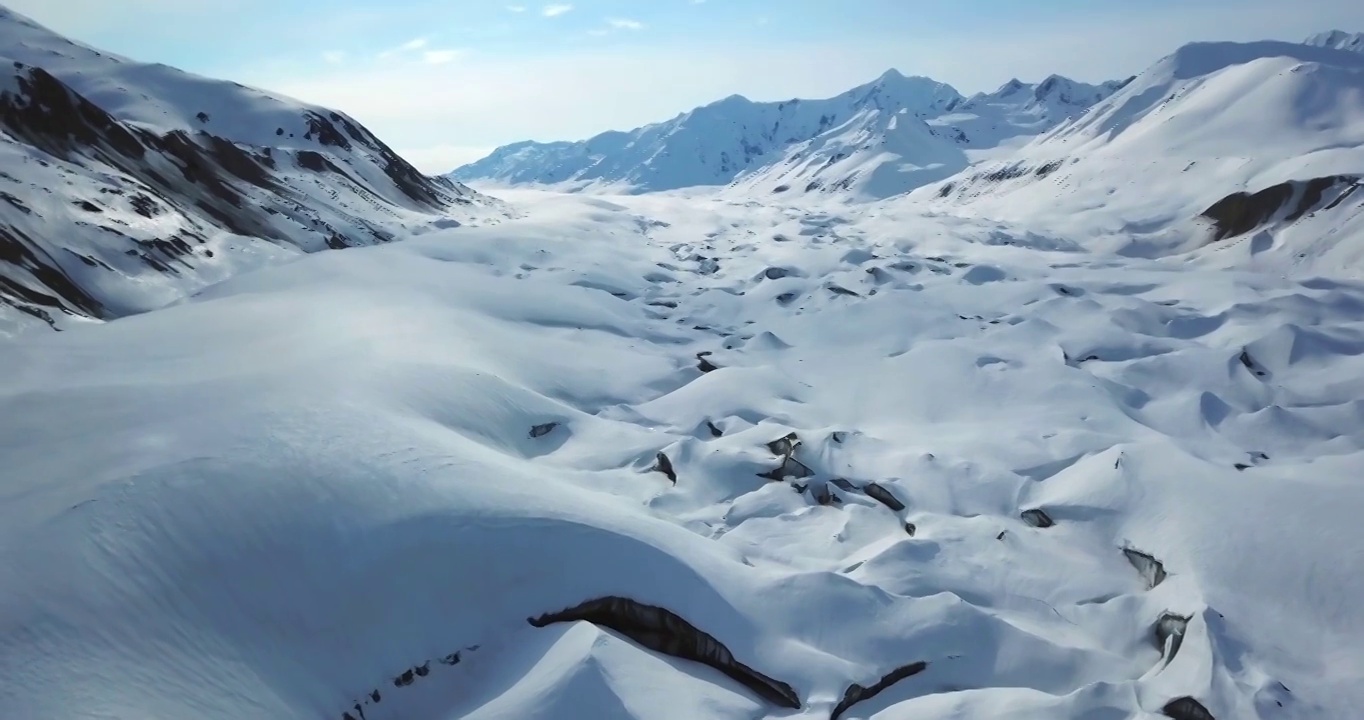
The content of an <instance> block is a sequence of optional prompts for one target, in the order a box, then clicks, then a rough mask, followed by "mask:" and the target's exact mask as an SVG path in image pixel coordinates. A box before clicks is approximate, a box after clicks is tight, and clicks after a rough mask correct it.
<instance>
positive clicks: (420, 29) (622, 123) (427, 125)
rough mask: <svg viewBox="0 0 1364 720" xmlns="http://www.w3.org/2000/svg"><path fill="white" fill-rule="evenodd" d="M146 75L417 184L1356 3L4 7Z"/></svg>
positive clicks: (1262, 32) (936, 0)
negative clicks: (681, 123) (654, 125)
mask: <svg viewBox="0 0 1364 720" xmlns="http://www.w3.org/2000/svg"><path fill="white" fill-rule="evenodd" d="M0 4H5V5H8V6H9V7H10V8H11V9H12V10H15V11H17V12H20V13H23V14H25V15H28V16H30V17H32V18H34V19H35V20H38V21H39V22H41V23H43V24H45V25H47V26H48V27H50V28H52V29H53V30H56V31H58V32H60V33H62V34H64V35H67V36H69V37H71V38H73V39H76V40H79V41H81V42H85V43H87V44H90V45H94V46H96V47H100V48H102V49H105V50H109V51H112V52H115V53H119V54H122V55H126V56H128V57H132V58H134V59H137V60H142V61H147V62H161V63H165V64H167V65H172V66H175V67H179V68H182V69H185V70H189V71H192V72H196V73H201V74H204V75H210V76H213V77H221V78H226V79H231V80H235V81H237V82H241V83H243V84H246V85H251V86H254V87H259V88H262V89H266V90H271V91H275V92H279V93H283V94H285V95H289V96H292V97H295V98H298V99H301V100H306V101H309V102H313V103H318V104H321V105H325V106H328V107H332V108H336V109H339V110H343V111H345V112H347V113H349V114H350V115H352V116H353V117H355V118H356V119H358V120H359V121H360V122H362V123H364V124H365V125H366V126H368V127H369V128H370V129H371V130H373V131H374V132H375V133H376V134H378V135H379V137H381V138H382V139H384V140H385V142H387V143H388V144H389V145H391V146H392V147H394V149H396V150H397V151H398V152H399V153H401V154H402V155H403V156H404V157H407V158H408V159H409V160H411V161H412V162H413V163H415V164H416V165H417V166H418V167H420V168H422V169H423V170H425V171H428V172H445V171H448V170H451V169H453V168H455V167H457V166H459V165H461V164H463V163H465V162H470V161H472V160H475V159H478V158H479V157H482V156H484V155H486V154H487V153H488V152H489V151H491V150H492V149H493V148H494V147H496V146H499V145H504V144H507V143H510V142H516V141H519V140H542V141H544V140H578V139H583V138H586V137H589V136H592V135H595V134H597V133H599V132H603V131H606V130H612V129H630V128H633V127H637V126H639V125H643V124H646V123H650V122H657V121H661V120H666V119H668V118H670V117H672V116H674V115H676V114H678V113H679V112H683V111H685V110H688V109H690V108H693V107H696V106H698V105H703V104H706V103H708V102H712V101H715V100H718V99H720V98H723V97H726V96H729V95H733V94H741V95H744V96H746V97H749V98H752V99H755V100H783V99H788V98H792V97H807V98H808V97H827V96H830V95H835V94H837V93H840V92H842V91H844V90H848V89H850V88H852V87H854V86H856V85H859V84H862V83H865V82H869V81H871V80H873V79H874V78H876V77H877V76H879V75H881V74H882V73H883V72H884V71H885V70H887V69H889V68H892V67H893V68H895V69H897V70H899V71H901V72H903V73H905V74H906V75H926V76H929V77H932V78H934V79H936V80H940V81H942V82H946V83H949V84H951V85H953V86H955V87H956V88H957V89H958V90H959V91H961V92H963V93H966V94H970V93H972V92H976V91H980V90H993V89H994V88H996V87H998V86H999V85H1001V84H1003V83H1004V82H1006V81H1008V80H1009V79H1010V78H1014V77H1017V78H1019V79H1022V80H1025V81H1037V80H1041V79H1042V78H1044V77H1046V76H1047V75H1050V74H1052V73H1056V74H1060V75H1065V76H1068V77H1071V78H1074V79H1077V80H1083V81H1087V82H1099V81H1103V80H1108V79H1120V78H1125V77H1128V76H1130V75H1133V74H1136V73H1138V72H1140V71H1141V70H1143V69H1144V68H1146V67H1147V66H1149V65H1150V64H1152V63H1153V62H1155V61H1156V60H1158V59H1160V57H1162V56H1163V55H1165V54H1167V53H1169V52H1170V51H1172V50H1174V49H1175V48H1177V47H1179V46H1180V45H1183V44H1184V43H1186V42H1191V41H1196V40H1258V39H1268V38H1273V39H1284V40H1300V39H1302V38H1304V37H1306V36H1307V35H1309V34H1311V33H1313V32H1317V31H1321V30H1327V29H1333V28H1339V29H1343V30H1349V31H1359V30H1364V2H1360V1H1359V0H577V1H565V2H555V3H529V2H526V3H522V2H510V3H509V2H499V1H483V0H479V1H475V0H0Z"/></svg>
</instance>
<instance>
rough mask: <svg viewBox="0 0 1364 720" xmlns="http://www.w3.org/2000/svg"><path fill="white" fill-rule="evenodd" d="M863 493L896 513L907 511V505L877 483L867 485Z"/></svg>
mask: <svg viewBox="0 0 1364 720" xmlns="http://www.w3.org/2000/svg"><path fill="white" fill-rule="evenodd" d="M862 492H865V493H866V494H867V496H868V497H870V498H872V499H873V500H875V501H877V502H879V503H881V504H882V505H885V506H886V507H888V508H890V509H891V510H894V511H895V512H900V511H901V510H904V509H905V504H904V503H902V502H900V499H899V498H897V497H895V496H894V495H892V494H891V493H890V491H889V490H887V489H886V488H885V487H883V486H881V485H879V484H877V483H874V482H873V483H867V484H866V486H865V487H863V488H862Z"/></svg>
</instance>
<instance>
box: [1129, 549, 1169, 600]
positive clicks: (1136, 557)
mask: <svg viewBox="0 0 1364 720" xmlns="http://www.w3.org/2000/svg"><path fill="white" fill-rule="evenodd" d="M1122 554H1123V555H1125V556H1126V557H1127V562H1129V563H1132V567H1134V568H1136V569H1137V572H1139V573H1141V576H1142V578H1143V579H1144V580H1146V588H1147V589H1148V590H1150V589H1153V588H1155V587H1156V586H1157V585H1159V584H1161V583H1163V582H1165V577H1166V575H1165V565H1164V563H1162V562H1161V561H1159V560H1157V559H1155V557H1153V556H1151V555H1148V554H1146V553H1144V552H1142V551H1140V550H1133V549H1132V548H1123V550H1122Z"/></svg>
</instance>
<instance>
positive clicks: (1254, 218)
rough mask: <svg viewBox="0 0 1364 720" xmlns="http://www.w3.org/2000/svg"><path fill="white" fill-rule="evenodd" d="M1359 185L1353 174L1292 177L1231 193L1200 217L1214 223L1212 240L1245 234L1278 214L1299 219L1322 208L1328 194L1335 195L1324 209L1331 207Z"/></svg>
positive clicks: (1278, 215)
mask: <svg viewBox="0 0 1364 720" xmlns="http://www.w3.org/2000/svg"><path fill="white" fill-rule="evenodd" d="M1360 184H1361V182H1360V178H1359V177H1358V176H1351V175H1329V176H1326V177H1318V178H1312V179H1310V180H1290V181H1288V182H1282V183H1279V184H1278V185H1271V186H1270V187H1267V188H1265V189H1263V190H1260V191H1257V192H1254V193H1247V192H1235V193H1232V194H1230V195H1228V196H1226V197H1224V198H1222V199H1221V200H1218V201H1217V202H1215V203H1213V204H1212V206H1211V207H1209V208H1208V209H1207V210H1204V211H1203V213H1202V215H1201V216H1202V217H1204V218H1207V219H1209V220H1211V221H1212V222H1213V226H1214V231H1213V240H1215V241H1216V240H1224V239H1226V238H1229V237H1236V236H1237V235H1244V234H1246V233H1248V232H1250V231H1252V230H1255V229H1256V228H1259V227H1261V226H1262V225H1265V224H1266V223H1268V222H1270V221H1271V220H1274V219H1276V217H1277V219H1280V220H1282V221H1284V222H1289V223H1291V222H1296V221H1297V220H1300V219H1302V217H1303V216H1305V215H1306V214H1307V213H1309V212H1311V211H1313V210H1315V209H1317V208H1318V207H1320V206H1321V205H1322V203H1323V201H1325V200H1326V198H1327V197H1328V195H1329V196H1333V197H1331V199H1330V201H1329V202H1328V203H1327V204H1326V206H1325V207H1324V208H1322V209H1328V210H1329V209H1331V208H1333V207H1335V206H1336V205H1338V204H1340V203H1341V202H1343V201H1344V200H1345V198H1346V197H1348V196H1349V195H1350V194H1352V193H1354V192H1355V191H1356V190H1357V189H1358V188H1359V186H1360Z"/></svg>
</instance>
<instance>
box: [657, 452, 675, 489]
mask: <svg viewBox="0 0 1364 720" xmlns="http://www.w3.org/2000/svg"><path fill="white" fill-rule="evenodd" d="M653 471H654V472H661V473H663V474H664V475H666V476H667V477H668V479H669V480H671V481H672V484H674V485H676V484H677V471H676V470H673V461H672V460H669V459H668V456H667V455H664V454H663V453H659V454H658V456H657V457H656V458H655V459H654V467H653Z"/></svg>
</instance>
